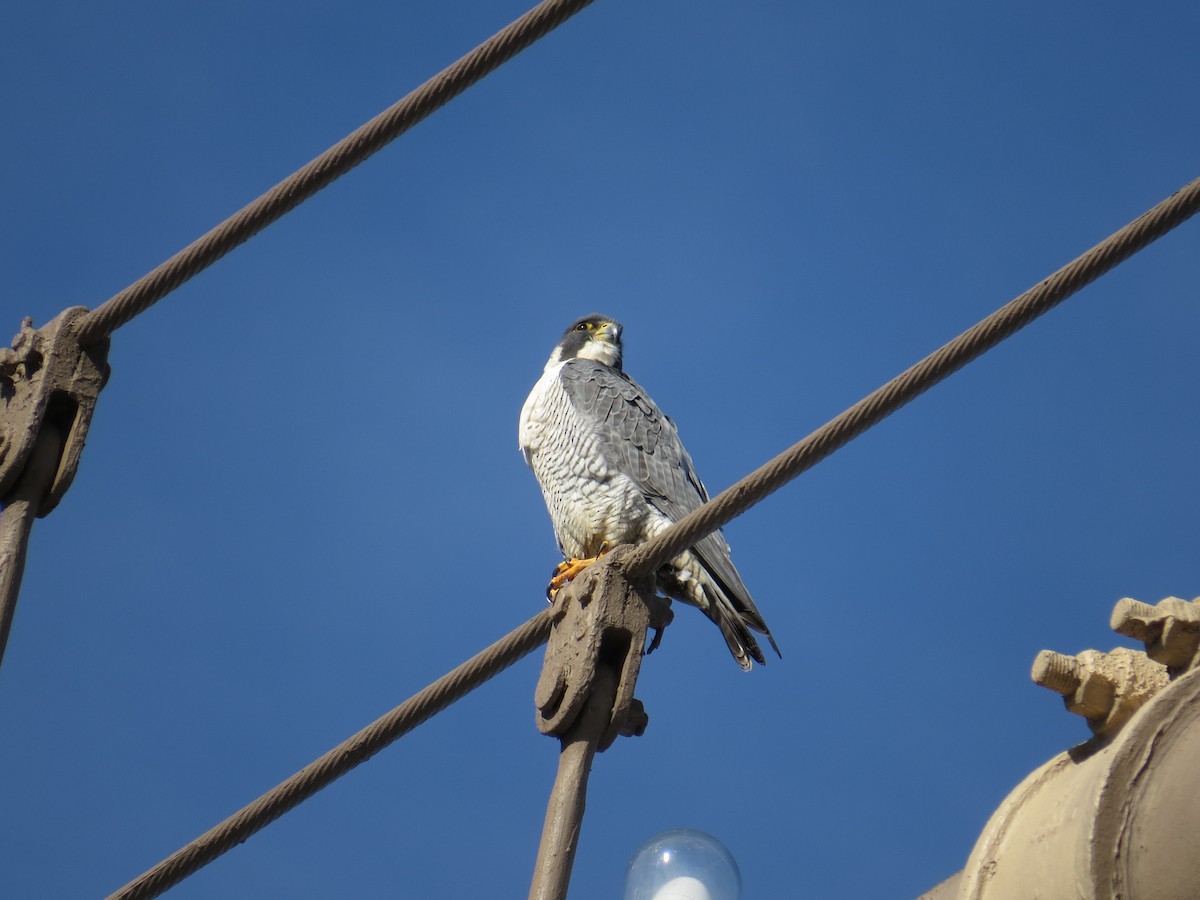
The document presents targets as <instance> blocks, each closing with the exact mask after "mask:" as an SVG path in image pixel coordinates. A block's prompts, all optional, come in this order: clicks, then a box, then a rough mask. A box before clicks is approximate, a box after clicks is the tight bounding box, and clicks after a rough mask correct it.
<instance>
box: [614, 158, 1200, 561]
mask: <svg viewBox="0 0 1200 900" xmlns="http://www.w3.org/2000/svg"><path fill="white" fill-rule="evenodd" d="M1198 209H1200V178H1198V179H1196V180H1195V181H1193V182H1191V183H1189V184H1188V185H1186V186H1185V187H1183V188H1182V189H1180V190H1179V191H1177V192H1176V193H1175V194H1173V195H1171V196H1170V197H1168V198H1167V199H1166V200H1163V201H1162V202H1161V203H1159V204H1158V205H1157V206H1155V207H1154V208H1153V209H1151V210H1149V211H1148V212H1146V213H1144V214H1143V215H1141V216H1139V217H1138V218H1137V219H1135V220H1134V221H1132V222H1130V223H1129V224H1128V225H1126V226H1125V227H1124V228H1122V229H1121V230H1120V231H1117V232H1116V233H1114V234H1112V235H1111V236H1110V237H1108V238H1107V239H1105V240H1104V241H1102V242H1100V243H1099V244H1097V245H1096V246H1095V247H1093V248H1092V249H1091V250H1088V251H1087V252H1086V253H1084V254H1083V255H1082V256H1079V257H1077V258H1076V259H1075V260H1073V261H1072V262H1070V263H1068V264H1067V265H1065V266H1063V267H1062V268H1061V269H1059V270H1058V271H1057V272H1055V273H1054V274H1053V275H1051V276H1050V277H1049V278H1047V279H1045V280H1044V281H1042V282H1040V283H1039V284H1038V285H1036V286H1035V287H1032V288H1030V289H1029V290H1028V291H1026V292H1025V293H1023V294H1021V296H1019V297H1017V298H1016V299H1015V300H1012V301H1010V302H1009V303H1007V304H1005V305H1004V306H1002V307H1001V308H1000V309H998V310H997V311H996V312H994V313H992V314H991V315H990V316H988V317H987V318H986V319H984V320H983V321H982V322H980V323H979V324H977V325H975V326H974V327H972V328H970V329H968V330H967V331H965V332H963V333H962V334H960V335H959V336H958V337H956V338H955V339H954V340H952V341H950V342H949V343H948V344H945V345H944V346H943V347H941V348H940V349H939V350H936V351H934V352H933V353H931V354H930V355H929V356H927V357H925V358H924V359H923V360H921V361H920V362H919V363H917V364H916V365H914V366H913V367H912V368H910V369H908V370H907V371H905V372H902V373H901V374H900V375H897V376H896V377H895V378H893V379H892V380H891V381H889V382H888V383H887V384H885V385H883V386H882V387H880V388H878V389H877V390H875V391H874V392H873V393H871V394H869V395H868V396H866V397H864V398H863V399H862V400H860V401H859V402H858V403H856V404H854V406H852V407H850V408H849V409H848V410H846V411H845V412H843V413H842V414H841V415H839V416H837V417H836V418H834V419H832V420H830V421H829V422H828V423H826V424H825V425H823V426H821V428H819V429H817V430H816V431H814V432H813V433H812V434H810V435H809V436H808V437H806V438H804V440H802V441H800V442H799V443H797V444H794V445H793V446H792V447H790V448H789V449H787V450H785V451H784V452H783V453H781V454H779V455H778V456H776V457H775V458H774V459H772V460H771V461H770V462H768V463H766V464H765V465H763V466H760V467H759V468H758V469H756V470H755V471H753V472H751V473H750V474H749V475H747V476H746V477H745V478H743V479H742V480H741V481H739V482H737V483H736V484H734V485H733V486H732V487H729V488H727V489H726V490H724V491H722V492H721V493H720V494H718V495H717V496H716V497H714V498H713V499H712V500H710V501H709V502H708V503H706V504H704V505H703V506H701V507H700V508H699V509H696V510H694V511H693V512H691V513H690V514H688V515H687V516H685V517H684V518H682V519H680V520H679V521H678V522H676V523H675V524H674V525H672V526H671V527H670V528H668V529H667V530H666V531H664V532H663V533H662V534H661V535H659V536H658V537H657V538H655V539H654V540H651V541H647V542H646V543H645V544H642V545H641V546H639V547H638V548H637V550H636V552H635V553H634V555H633V556H631V557H630V560H629V572H630V575H631V576H633V577H638V576H640V575H644V574H646V573H648V572H651V571H653V570H655V569H657V568H658V567H659V566H661V565H662V564H663V563H665V562H666V561H667V560H669V559H671V558H673V557H675V556H677V555H678V554H679V553H681V552H682V551H683V550H685V549H687V548H688V547H691V546H694V545H695V544H696V542H697V541H700V540H702V539H703V538H704V537H705V536H707V535H709V534H711V533H712V532H714V531H716V530H717V529H718V528H721V527H722V526H724V525H726V524H728V523H729V522H731V521H732V520H733V519H735V518H737V517H738V516H740V515H741V514H742V513H744V512H745V511H746V510H748V509H749V508H750V507H752V506H754V505H755V504H756V503H758V502H759V501H760V500H763V499H764V498H766V497H767V496H769V495H770V494H772V493H774V492H775V491H777V490H779V488H781V487H783V486H784V485H785V484H787V483H788V482H789V481H791V480H792V479H793V478H795V477H796V476H797V475H799V474H800V473H801V472H804V471H806V470H808V469H810V468H812V467H813V466H815V465H816V464H817V463H819V462H820V461H821V460H823V459H824V458H825V457H827V456H829V454H831V453H833V452H834V451H835V450H837V449H838V448H840V447H842V446H844V445H846V444H848V443H849V442H850V441H852V440H854V438H856V437H858V436H859V435H860V434H862V433H863V432H864V431H866V430H867V429H869V428H871V427H872V426H874V425H876V424H878V423H879V422H881V421H882V420H883V419H885V418H886V417H887V416H889V415H891V414H892V413H894V412H895V411H896V410H898V409H899V408H900V407H902V406H904V404H906V403H908V402H909V401H910V400H912V399H914V398H916V397H917V396H919V395H920V394H922V393H924V392H925V391H927V390H929V388H931V387H933V386H934V385H935V384H937V383H938V382H939V381H941V380H942V379H944V378H946V377H947V376H949V375H951V374H953V373H954V372H956V371H958V370H959V369H961V368H962V367H963V366H965V365H966V364H967V363H969V362H971V361H972V360H974V359H975V358H977V357H978V356H980V355H982V354H983V353H984V352H986V351H987V350H990V349H991V348H992V347H994V346H996V345H997V344H998V343H1000V342H1001V341H1002V340H1004V339H1005V338H1007V337H1009V336H1010V335H1012V334H1014V333H1016V332H1017V331H1019V330H1020V329H1021V328H1023V327H1025V326H1026V325H1028V324H1029V323H1030V322H1032V321H1033V320H1034V319H1036V318H1037V317H1038V316H1040V315H1042V313H1044V312H1047V311H1049V310H1050V309H1052V308H1054V307H1055V306H1057V305H1058V304H1059V303H1061V302H1062V301H1063V300H1066V299H1067V298H1068V297H1070V296H1071V295H1072V294H1074V293H1075V292H1076V291H1078V290H1079V289H1080V288H1082V287H1084V286H1085V285H1088V284H1090V283H1091V282H1093V281H1095V280H1096V279H1097V278H1099V277H1100V276H1101V275H1103V274H1104V273H1105V272H1107V271H1109V270H1110V269H1112V268H1113V267H1114V266H1116V265H1118V264H1119V263H1121V262H1123V261H1124V260H1126V259H1128V258H1129V257H1130V256H1132V255H1133V254H1134V253H1137V252H1138V251H1139V250H1141V249H1142V248H1144V247H1146V246H1147V245H1148V244H1150V243H1152V242H1153V241H1155V240H1156V239H1157V238H1159V237H1161V236H1162V235H1164V234H1166V233H1167V232H1168V231H1170V230H1171V229H1172V228H1174V227H1175V226H1177V225H1179V224H1181V223H1183V222H1185V221H1187V220H1188V219H1189V218H1190V217H1191V216H1193V215H1194V214H1195V213H1196V211H1197V210H1198Z"/></svg>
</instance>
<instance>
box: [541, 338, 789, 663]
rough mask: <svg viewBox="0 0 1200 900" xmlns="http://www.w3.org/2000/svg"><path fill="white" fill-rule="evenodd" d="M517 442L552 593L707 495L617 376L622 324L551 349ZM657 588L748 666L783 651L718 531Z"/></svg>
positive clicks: (647, 405) (644, 404) (651, 411)
mask: <svg viewBox="0 0 1200 900" xmlns="http://www.w3.org/2000/svg"><path fill="white" fill-rule="evenodd" d="M519 442H520V447H521V453H522V454H523V455H524V457H525V461H526V462H527V463H529V466H530V468H532V469H533V474H534V475H535V476H536V477H537V480H538V484H540V485H541V488H542V496H543V497H545V499H546V508H547V509H548V510H549V511H550V521H551V522H552V523H553V525H554V535H555V537H556V538H557V539H558V546H559V549H560V550H562V553H563V556H564V557H566V558H567V561H566V562H564V563H562V564H560V565H559V567H558V569H557V570H556V574H555V577H554V579H553V580H552V581H551V583H550V591H551V593H553V592H554V591H556V590H557V589H558V588H560V587H561V586H562V585H563V584H565V583H566V582H567V581H569V580H570V579H571V578H572V577H574V575H576V574H578V572H579V571H581V570H582V568H583V567H584V566H586V565H588V564H590V563H592V562H594V561H595V559H596V557H598V556H600V555H601V554H602V553H604V552H605V551H606V550H608V549H610V548H612V547H615V546H617V545H618V544H640V543H643V542H645V541H647V540H650V539H651V538H654V537H656V536H657V535H659V534H661V533H662V532H664V531H666V529H667V528H668V527H670V526H671V525H672V524H673V523H674V522H677V521H678V520H679V519H682V518H683V517H684V516H685V515H687V514H688V513H689V512H691V511H692V510H694V509H696V507H698V506H700V505H701V504H703V503H704V502H706V501H707V500H708V492H707V491H706V490H705V489H704V485H703V484H702V483H701V481H700V478H699V477H698V476H697V475H696V471H695V469H694V468H693V467H692V458H691V457H690V456H688V452H687V451H686V450H685V449H684V448H683V444H682V443H680V441H679V433H678V431H677V430H676V428H675V423H674V422H672V421H671V419H670V418H669V417H667V416H666V415H664V414H663V412H662V411H661V410H660V409H659V408H658V405H657V404H656V403H655V402H654V401H653V400H651V399H650V395H649V394H647V393H646V391H645V390H644V389H643V388H642V387H641V385H639V384H638V383H637V382H636V381H634V380H633V379H632V378H630V377H629V376H628V375H626V374H625V372H624V371H623V369H622V351H621V323H620V322H618V321H617V320H616V319H612V318H609V317H608V316H601V315H590V316H584V317H583V318H582V319H580V320H579V321H577V322H575V323H573V324H572V325H571V327H570V328H568V329H567V330H566V332H565V333H564V334H563V336H562V339H561V340H560V341H559V342H558V345H557V346H556V347H555V348H554V351H553V352H552V353H551V354H550V359H549V360H548V361H547V362H546V367H545V369H544V370H543V372H542V377H541V378H539V379H538V382H537V384H535V385H534V386H533V390H532V391H530V392H529V397H528V398H527V399H526V400H525V405H524V406H523V407H522V409H521V421H520V426H519ZM657 586H658V590H659V591H661V592H662V593H664V594H666V595H667V596H668V597H673V598H675V599H676V600H681V601H683V602H684V603H689V604H691V605H692V606H696V607H699V609H700V610H701V611H702V612H703V613H704V614H705V615H706V616H708V617H709V618H710V619H712V620H713V622H715V623H716V624H717V627H718V628H720V629H721V634H722V635H724V637H725V643H726V644H728V645H729V650H730V652H731V653H732V654H733V657H734V659H736V660H737V662H738V664H739V665H740V666H741V667H742V668H743V669H745V670H746V671H749V670H750V667H751V662H750V661H751V660H754V661H756V662H758V663H760V664H765V662H766V660H765V659H764V658H763V653H762V650H761V649H760V648H759V646H758V642H757V641H756V640H755V639H754V634H753V632H758V633H759V634H761V635H763V636H765V637H766V639H767V640H768V641H770V642H771V647H772V648H773V649H774V650H775V652H776V654H778V653H779V647H778V646H777V645H776V644H775V639H774V638H773V637H771V632H770V630H769V629H768V628H767V623H766V622H764V621H763V618H762V616H761V615H760V614H759V612H758V609H757V608H756V607H755V606H754V601H753V600H751V599H750V592H749V591H748V590H746V586H745V585H744V584H743V583H742V578H741V576H740V575H738V571H737V569H735V568H734V566H733V562H732V561H731V560H730V558H729V545H728V544H726V543H725V538H724V536H723V535H722V534H721V532H719V531H717V532H714V533H713V534H710V535H709V536H708V537H706V538H704V539H703V540H702V541H700V542H698V543H697V544H696V545H695V546H693V547H692V548H690V549H689V550H686V551H684V552H683V553H681V554H680V555H679V556H677V557H676V558H675V559H673V560H671V561H670V562H668V563H667V564H666V565H664V566H662V567H661V568H660V569H659V571H658V573H657Z"/></svg>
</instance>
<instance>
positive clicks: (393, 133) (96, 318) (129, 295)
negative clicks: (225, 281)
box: [79, 0, 592, 347]
mask: <svg viewBox="0 0 1200 900" xmlns="http://www.w3.org/2000/svg"><path fill="white" fill-rule="evenodd" d="M591 2H592V0H545V2H543V3H539V4H538V5H537V6H535V7H534V8H533V9H531V10H530V11H529V12H527V13H525V15H523V16H521V17H520V18H519V19H516V20H515V21H514V22H512V23H511V24H510V25H508V26H507V27H506V28H504V29H502V30H501V31H499V32H497V33H496V34H494V35H493V36H492V37H490V38H488V40H486V41H484V42H483V43H482V44H480V45H479V46H478V47H476V48H475V49H474V50H472V51H471V52H470V53H468V54H467V55H466V56H463V57H462V58H461V59H459V60H458V61H457V62H455V63H453V64H452V65H450V66H448V67H447V68H445V69H443V70H442V71H441V72H439V73H438V74H437V75H435V76H433V77H432V78H430V79H429V80H428V81H426V82H425V83H424V84H423V85H421V86H420V87H419V88H417V89H416V90H414V91H413V92H412V93H410V94H409V95H408V96H406V97H404V98H403V99H401V100H399V101H397V102H396V103H395V104H393V105H392V106H390V107H388V108H387V109H386V110H384V111H383V112H381V113H380V114H379V115H377V116H376V117H375V118H373V119H372V120H371V121H369V122H367V123H366V124H365V125H362V126H361V127H359V128H358V129H356V130H355V131H353V132H351V133H350V134H349V135H347V136H346V137H345V138H343V139H342V140H340V141H339V142H338V143H336V144H334V145H333V146H332V147H330V148H329V149H328V150H326V151H325V152H324V153H322V154H321V155H320V156H318V157H317V158H316V159H314V160H312V162H310V163H308V164H307V165H306V166H304V167H303V168H301V169H299V170H298V171H297V172H295V173H293V174H292V175H290V176H288V177H287V178H285V179H284V180H283V181H281V182H279V184H277V185H275V187H273V188H271V189H270V190H269V191H267V192H266V193H265V194H263V195H262V196H261V197H259V198H258V199H257V200H254V201H253V202H251V203H249V204H247V205H246V206H244V207H242V208H241V209H240V210H238V211H237V212H236V213H234V214H233V215H232V216H230V217H229V218H228V219H226V220H225V221H224V222H222V223H221V224H220V225H218V226H217V227H216V228H214V229H212V230H211V231H209V232H208V233H207V234H205V235H204V236H202V237H200V238H198V239H197V240H195V241H193V242H192V243H191V244H189V245H188V246H187V247H185V248H184V249H182V250H180V251H179V252H178V253H176V254H175V255H174V256H172V257H171V258H170V259H168V260H167V261H166V262H164V263H162V264H161V265H160V266H158V267H157V268H156V269H154V270H153V271H151V272H149V273H147V274H146V275H143V276H142V277H141V278H139V279H138V280H137V281H135V282H134V283H133V284H131V285H130V286H129V287H127V288H125V290H123V291H121V292H120V293H119V294H115V295H114V296H113V297H111V298H109V299H108V300H106V301H105V302H104V303H102V304H101V305H100V306H98V307H96V308H95V309H94V310H92V311H91V312H90V313H88V314H87V315H86V316H85V317H84V318H83V320H82V321H81V322H80V325H79V342H80V344H82V345H83V346H85V347H86V346H87V345H88V344H92V343H95V342H96V341H98V340H100V339H101V338H104V337H107V336H108V335H110V334H112V333H113V332H114V331H116V330H117V329H118V328H120V327H121V326H122V325H124V324H126V323H127V322H129V321H130V320H131V319H132V318H133V317H134V316H136V315H138V313H140V312H142V311H144V310H146V309H147V308H149V307H150V306H151V305H153V304H154V303H156V302H158V301H159V300H161V299H162V298H163V297H165V296H166V295H167V294H169V293H170V292H171V291H173V290H175V288H177V287H179V286H180V285H181V284H183V283H184V282H185V281H187V280H188V279H190V278H192V277H193V276H194V275H196V274H198V273H199V272H201V271H203V270H204V269H206V268H208V267H209V266H211V265H212V264H213V263H215V262H216V261H217V260H219V259H220V258H221V257H223V256H224V255H225V254H226V253H228V252H229V251H231V250H233V249H234V248H235V247H237V246H238V245H239V244H242V243H244V242H246V241H247V240H249V239H250V238H251V237H253V236H254V235H255V234H257V233H258V232H259V231H261V230H262V229H264V228H266V227H267V226H268V225H270V224H271V223H272V222H275V221H276V220H277V219H280V218H282V217H283V216H284V215H285V214H286V213H288V212H290V211H291V210H293V209H295V208H296V207H297V206H299V205H300V204H301V203H303V202H304V201H305V200H307V199H308V198H309V197H311V196H312V195H313V194H315V193H317V191H319V190H321V189H322V188H323V187H325V186H327V185H328V184H330V183H331V182H333V181H335V180H336V179H338V178H340V177H341V176H342V175H344V174H346V173H347V172H349V171H350V170H351V169H353V168H354V167H355V166H357V165H358V164H359V163H360V162H362V161H363V160H365V159H366V158H367V157H369V156H371V155H372V154H374V153H375V152H376V151H378V150H381V149H382V148H383V147H385V146H387V145H388V144H389V143H391V142H392V141H393V140H395V139H396V138H398V137H399V136H400V135H402V134H403V133H404V132H405V131H407V130H408V129H410V128H412V127H413V126H414V125H416V124H417V123H418V122H420V121H421V120H422V119H424V118H425V117H426V116H428V115H429V114H430V113H432V112H434V111H435V110H437V109H439V108H441V107H442V106H444V105H445V104H447V103H449V102H450V101H451V100H453V99H454V98H455V97H457V96H458V95H459V94H461V93H462V92H463V91H465V90H466V89H467V88H469V87H470V86H471V85H473V84H474V83H475V82H477V81H479V80H480V79H481V78H483V77H484V76H485V75H487V74H489V73H490V72H492V71H494V70H495V69H497V68H498V67H499V66H501V65H502V64H504V63H505V62H507V61H508V60H510V59H512V58H513V57H514V56H516V55H517V54H518V53H520V52H521V51H522V50H524V49H525V48H526V47H528V46H529V45H530V44H532V43H533V42H534V41H536V40H538V39H539V38H541V37H543V36H545V35H546V34H548V33H549V32H551V31H553V30H554V29H555V28H556V27H558V26H559V25H561V24H562V23H563V22H565V21H566V20H567V19H569V18H570V17H571V16H573V15H575V13H577V12H579V11H580V10H581V9H583V8H584V7H585V6H588V5H589V4H590V3H591Z"/></svg>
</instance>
